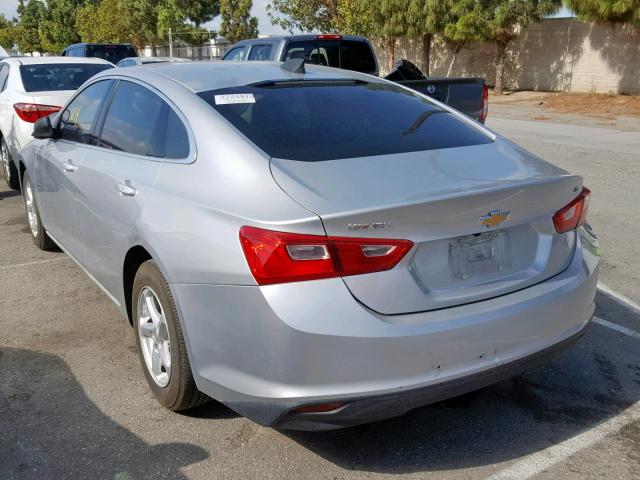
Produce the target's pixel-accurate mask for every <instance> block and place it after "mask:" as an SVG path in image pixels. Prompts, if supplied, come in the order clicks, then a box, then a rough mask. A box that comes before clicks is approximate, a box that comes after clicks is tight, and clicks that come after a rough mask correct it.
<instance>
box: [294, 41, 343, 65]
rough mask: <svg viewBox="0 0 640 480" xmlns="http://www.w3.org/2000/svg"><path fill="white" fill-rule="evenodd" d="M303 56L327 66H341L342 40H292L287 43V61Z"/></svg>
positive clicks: (312, 61)
mask: <svg viewBox="0 0 640 480" xmlns="http://www.w3.org/2000/svg"><path fill="white" fill-rule="evenodd" d="M292 58H303V59H305V60H308V61H309V62H311V63H315V64H318V65H324V66H325V67H335V68H340V42H338V41H331V42H291V43H290V44H289V45H287V49H286V52H285V58H284V59H285V61H287V60H291V59H292Z"/></svg>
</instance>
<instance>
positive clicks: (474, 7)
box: [445, 0, 562, 95]
mask: <svg viewBox="0 0 640 480" xmlns="http://www.w3.org/2000/svg"><path fill="white" fill-rule="evenodd" d="M561 4H562V3H561V0H456V1H455V2H454V5H453V8H454V10H456V11H457V13H458V16H457V18H456V20H455V21H454V22H451V23H450V24H449V25H447V26H446V27H445V35H447V36H449V37H450V38H453V39H457V41H464V40H485V41H491V42H494V43H495V44H496V47H497V53H496V62H495V65H496V79H495V84H494V93H495V94H496V95H502V91H503V84H504V67H505V62H506V57H507V47H508V45H509V44H510V43H511V42H512V41H513V40H514V39H515V38H517V36H518V35H519V33H520V31H521V30H522V28H523V27H525V26H526V25H528V24H530V23H532V22H539V21H540V20H542V18H543V17H545V16H547V15H550V14H553V13H555V12H556V11H558V9H559V8H560V6H561Z"/></svg>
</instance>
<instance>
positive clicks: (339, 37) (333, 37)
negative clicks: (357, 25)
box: [316, 33, 342, 40]
mask: <svg viewBox="0 0 640 480" xmlns="http://www.w3.org/2000/svg"><path fill="white" fill-rule="evenodd" d="M316 39H317V40H342V35H337V34H335V33H323V34H320V35H316Z"/></svg>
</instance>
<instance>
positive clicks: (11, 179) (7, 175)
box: [0, 138, 20, 190]
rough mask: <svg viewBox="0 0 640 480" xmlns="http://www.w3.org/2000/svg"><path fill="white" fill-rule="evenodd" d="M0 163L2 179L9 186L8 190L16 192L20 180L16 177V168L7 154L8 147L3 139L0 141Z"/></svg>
mask: <svg viewBox="0 0 640 480" xmlns="http://www.w3.org/2000/svg"><path fill="white" fill-rule="evenodd" d="M0 162H2V172H3V173H4V179H5V180H6V182H7V185H9V188H12V189H14V190H18V189H19V188H20V178H19V176H18V169H17V168H16V165H15V163H13V159H12V158H11V154H10V153H9V147H8V146H7V142H5V141H4V138H2V139H0Z"/></svg>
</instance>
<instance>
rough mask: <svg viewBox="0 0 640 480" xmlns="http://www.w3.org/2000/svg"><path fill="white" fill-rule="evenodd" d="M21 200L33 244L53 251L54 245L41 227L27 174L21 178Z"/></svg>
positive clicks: (38, 212)
mask: <svg viewBox="0 0 640 480" xmlns="http://www.w3.org/2000/svg"><path fill="white" fill-rule="evenodd" d="M22 199H23V200H24V208H25V210H26V212H27V220H28V221H29V230H30V231H31V238H32V239H33V243H35V244H36V246H37V247H38V248H39V249H41V250H55V249H56V244H55V243H53V240H51V238H49V235H47V231H46V230H45V229H44V226H43V225H42V220H40V211H39V210H38V204H37V202H36V197H35V196H34V195H33V188H32V187H31V179H30V178H29V175H28V174H27V172H25V173H24V177H23V178H22Z"/></svg>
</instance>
